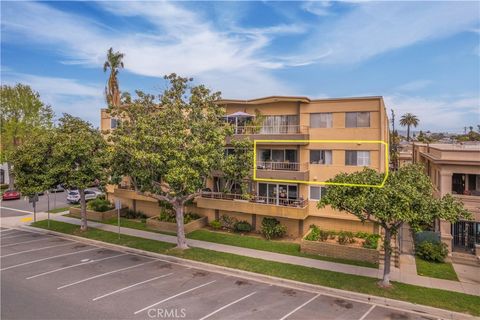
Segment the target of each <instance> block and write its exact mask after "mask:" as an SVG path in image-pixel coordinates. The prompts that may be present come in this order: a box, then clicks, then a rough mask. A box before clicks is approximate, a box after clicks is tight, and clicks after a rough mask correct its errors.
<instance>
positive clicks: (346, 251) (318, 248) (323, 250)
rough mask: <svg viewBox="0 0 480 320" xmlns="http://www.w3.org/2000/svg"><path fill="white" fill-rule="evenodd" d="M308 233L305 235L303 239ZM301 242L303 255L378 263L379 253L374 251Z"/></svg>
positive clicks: (319, 242) (330, 244)
mask: <svg viewBox="0 0 480 320" xmlns="http://www.w3.org/2000/svg"><path fill="white" fill-rule="evenodd" d="M309 233H310V231H309V232H308V233H307V234H306V235H305V237H306V236H307V235H308V234H309ZM305 237H304V238H303V239H302V240H301V243H300V250H301V251H302V252H305V253H311V254H318V255H321V256H326V257H332V258H341V259H348V260H358V261H368V262H371V263H378V262H379V259H380V253H379V251H378V250H376V249H367V248H359V247H350V246H348V245H342V244H335V243H328V242H321V241H309V240H305Z"/></svg>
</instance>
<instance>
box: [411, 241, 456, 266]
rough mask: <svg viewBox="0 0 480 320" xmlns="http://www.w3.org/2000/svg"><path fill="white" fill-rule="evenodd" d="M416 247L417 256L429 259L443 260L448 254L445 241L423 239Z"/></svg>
mask: <svg viewBox="0 0 480 320" xmlns="http://www.w3.org/2000/svg"><path fill="white" fill-rule="evenodd" d="M415 249H416V250H415V252H416V254H417V256H419V257H420V258H422V259H423V260H427V261H434V262H443V261H444V260H445V257H446V256H447V254H448V247H447V245H446V244H445V243H443V242H440V243H436V242H430V241H422V242H420V244H418V245H417V247H416V248H415Z"/></svg>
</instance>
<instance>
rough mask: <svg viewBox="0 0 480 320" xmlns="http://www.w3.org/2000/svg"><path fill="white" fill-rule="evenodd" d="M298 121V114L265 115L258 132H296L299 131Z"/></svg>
mask: <svg viewBox="0 0 480 320" xmlns="http://www.w3.org/2000/svg"><path fill="white" fill-rule="evenodd" d="M299 123H300V118H299V116H298V115H277V116H265V120H264V121H263V125H262V128H261V130H260V133H262V134H277V133H297V132H299Z"/></svg>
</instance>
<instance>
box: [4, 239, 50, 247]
mask: <svg viewBox="0 0 480 320" xmlns="http://www.w3.org/2000/svg"><path fill="white" fill-rule="evenodd" d="M51 238H52V237H45V238H42V239H35V240H28V241H22V242H15V243H10V244H6V245H3V246H0V248H6V247H11V246H16V245H17V244H23V243H29V242H36V241H43V240H49V239H51Z"/></svg>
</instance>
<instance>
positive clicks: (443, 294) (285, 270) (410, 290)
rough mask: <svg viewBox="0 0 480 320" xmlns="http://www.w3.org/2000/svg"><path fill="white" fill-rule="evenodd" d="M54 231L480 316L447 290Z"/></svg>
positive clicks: (100, 234)
mask: <svg viewBox="0 0 480 320" xmlns="http://www.w3.org/2000/svg"><path fill="white" fill-rule="evenodd" d="M32 225H33V226H35V227H38V228H43V229H48V228H47V221H39V222H36V223H33V224H32ZM50 229H51V230H54V231H59V232H63V233H67V234H74V235H77V236H81V237H85V238H89V239H95V240H100V241H104V242H108V243H115V244H120V245H124V246H128V247H132V248H137V249H142V250H147V251H151V252H157V253H162V254H167V255H172V256H178V257H182V258H185V259H190V260H195V261H202V262H206V263H211V264H215V265H220V266H225V267H230V268H236V269H240V270H246V271H250V272H256V273H260V274H266V275H270V276H275V277H280V278H285V279H291V280H296V281H301V282H305V283H312V284H317V285H322V286H327V287H332V288H338V289H343V290H349V291H355V292H361V293H366V294H372V295H376V296H381V297H386V298H391V299H397V300H404V301H409V302H413V303H417V304H423V305H428V306H433V307H437V308H442V309H448V310H452V311H458V312H465V313H470V314H472V315H475V316H480V308H478V306H479V305H480V297H478V296H473V295H467V294H463V293H457V292H451V291H445V290H438V289H430V288H425V287H419V286H413V285H409V284H403V283H397V282H393V286H392V288H389V289H382V288H380V287H378V285H377V282H378V279H374V278H368V277H362V276H355V275H349V274H343V273H338V272H333V271H326V270H319V269H315V268H309V267H303V266H298V265H292V264H286V263H280V262H272V261H266V260H262V259H256V258H249V257H244V256H240V255H235V254H229V253H223V252H217V251H212V250H206V249H200V248H191V249H189V250H186V251H183V252H182V251H178V250H176V249H174V248H173V247H174V245H173V244H170V243H164V242H160V241H154V240H148V239H143V238H137V237H131V236H126V235H122V236H121V237H120V239H118V235H117V234H116V233H113V232H107V231H102V230H98V229H93V228H90V229H89V230H87V231H85V232H82V231H80V228H79V227H78V226H76V225H72V224H68V223H63V222H58V221H51V227H50Z"/></svg>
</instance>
